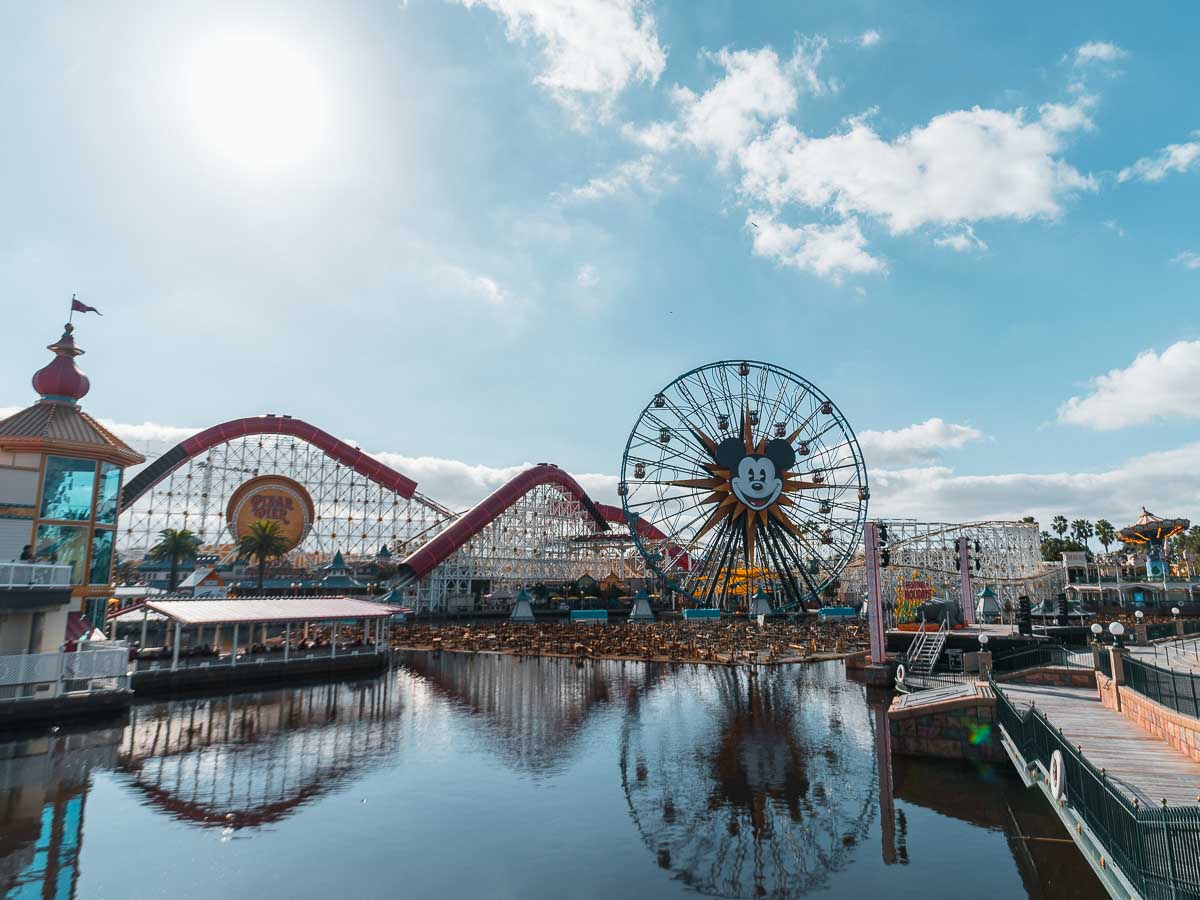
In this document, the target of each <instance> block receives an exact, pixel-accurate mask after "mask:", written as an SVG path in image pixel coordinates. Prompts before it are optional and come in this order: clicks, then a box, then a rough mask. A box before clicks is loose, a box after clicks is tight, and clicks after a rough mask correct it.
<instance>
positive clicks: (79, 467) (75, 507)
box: [42, 456, 96, 520]
mask: <svg viewBox="0 0 1200 900" xmlns="http://www.w3.org/2000/svg"><path fill="white" fill-rule="evenodd" d="M95 486H96V464H95V462H93V461H92V460H90V459H73V458H71V457H69V456H51V457H49V458H47V460H46V480H45V482H44V483H43V487H42V518H43V519H68V520H79V519H90V518H91V517H92V490H93V488H95Z"/></svg>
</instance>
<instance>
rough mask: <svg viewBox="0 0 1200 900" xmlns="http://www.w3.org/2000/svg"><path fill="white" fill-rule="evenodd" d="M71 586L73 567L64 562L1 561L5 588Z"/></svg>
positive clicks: (1, 584)
mask: <svg viewBox="0 0 1200 900" xmlns="http://www.w3.org/2000/svg"><path fill="white" fill-rule="evenodd" d="M70 586H71V567H70V566H69V565H65V564H63V563H29V562H0V590H2V589H4V588H9V589H11V588H23V589H28V588H49V589H54V588H65V587H70Z"/></svg>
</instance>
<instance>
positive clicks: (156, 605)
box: [146, 597, 400, 625]
mask: <svg viewBox="0 0 1200 900" xmlns="http://www.w3.org/2000/svg"><path fill="white" fill-rule="evenodd" d="M146 605H147V606H148V607H149V608H150V609H151V610H153V611H154V612H160V613H162V614H163V615H164V616H166V617H167V618H168V619H170V620H171V621H172V622H178V623H179V624H181V625H226V624H229V625H232V624H234V623H238V622H256V623H257V622H324V621H328V620H331V619H385V618H387V617H388V616H391V615H393V614H395V613H398V612H400V609H399V608H398V607H395V606H387V605H385V604H383V603H372V602H371V601H369V600H354V599H351V598H350V597H273V598H267V599H261V600H259V599H253V600H151V601H150V602H149V603H147V604H146Z"/></svg>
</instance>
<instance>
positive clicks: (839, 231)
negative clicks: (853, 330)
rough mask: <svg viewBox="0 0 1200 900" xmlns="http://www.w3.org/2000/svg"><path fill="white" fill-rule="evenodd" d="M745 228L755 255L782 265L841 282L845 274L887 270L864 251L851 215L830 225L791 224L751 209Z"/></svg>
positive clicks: (864, 240)
mask: <svg viewBox="0 0 1200 900" xmlns="http://www.w3.org/2000/svg"><path fill="white" fill-rule="evenodd" d="M746 228H747V229H748V230H749V231H750V233H751V235H752V236H753V238H754V245H753V249H754V255H755V256H763V257H766V258H767V259H772V260H774V261H775V262H776V263H778V264H779V265H781V266H789V267H791V268H793V269H800V270H801V271H806V272H812V273H813V274H815V275H819V276H821V277H822V278H828V279H829V280H830V281H832V282H834V283H835V284H840V283H841V281H842V279H843V278H844V277H845V276H846V275H863V274H868V273H872V272H886V271H887V264H886V263H884V261H883V260H881V259H878V258H876V257H874V256H872V255H871V254H870V253H868V252H867V250H866V246H867V239H866V238H865V237H864V236H863V233H862V230H861V229H860V228H859V227H858V221H857V220H856V219H853V218H850V219H846V220H845V221H844V222H840V223H836V224H832V225H817V224H813V225H801V226H799V227H796V228H793V227H792V226H790V225H785V224H783V223H782V222H776V221H775V219H774V217H773V216H771V215H770V214H769V213H753V212H752V213H750V215H749V216H748V217H747V219H746Z"/></svg>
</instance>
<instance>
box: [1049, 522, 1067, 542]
mask: <svg viewBox="0 0 1200 900" xmlns="http://www.w3.org/2000/svg"><path fill="white" fill-rule="evenodd" d="M1050 530H1051V531H1053V532H1054V533H1055V534H1057V535H1058V539H1059V540H1062V536H1063V535H1064V534H1066V533H1067V517H1066V516H1055V517H1054V518H1053V519H1051V520H1050Z"/></svg>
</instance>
